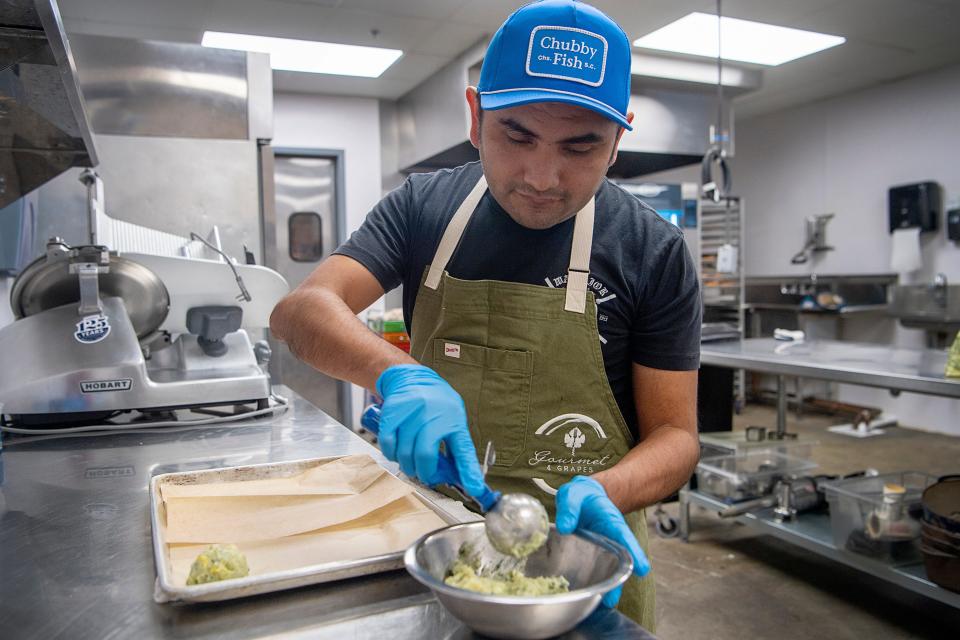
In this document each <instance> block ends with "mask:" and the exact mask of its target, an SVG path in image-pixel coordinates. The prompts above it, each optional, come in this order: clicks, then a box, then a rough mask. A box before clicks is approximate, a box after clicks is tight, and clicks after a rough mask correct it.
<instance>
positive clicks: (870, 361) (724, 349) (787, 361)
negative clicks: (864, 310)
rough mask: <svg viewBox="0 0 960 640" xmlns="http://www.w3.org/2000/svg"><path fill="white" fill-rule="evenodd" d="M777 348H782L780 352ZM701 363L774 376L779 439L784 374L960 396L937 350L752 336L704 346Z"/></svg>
mask: <svg viewBox="0 0 960 640" xmlns="http://www.w3.org/2000/svg"><path fill="white" fill-rule="evenodd" d="M778 347H780V348H783V349H784V350H783V351H782V352H781V353H777V352H776V349H777V348H778ZM700 361H701V362H702V363H703V364H709V365H714V366H718V367H728V368H730V369H747V370H748V371H757V372H760V373H771V374H774V375H776V376H777V433H778V434H781V435H782V434H783V433H784V432H785V430H786V424H787V422H786V416H787V394H786V384H785V381H784V377H785V376H796V377H801V378H812V379H815V380H828V381H831V382H845V383H847V384H856V385H863V386H867V387H880V388H882V389H890V390H891V391H896V392H899V391H912V392H914V393H924V394H927V395H934V396H944V397H947V398H960V380H951V379H948V378H946V377H944V375H943V372H944V369H945V368H946V365H947V352H946V351H937V350H935V349H902V348H894V347H886V346H883V345H878V344H866V343H860V342H841V341H839V340H815V341H812V342H803V343H794V344H791V343H788V342H783V341H780V340H774V339H773V338H748V339H746V340H731V341H724V342H708V343H704V344H703V345H701V347H700Z"/></svg>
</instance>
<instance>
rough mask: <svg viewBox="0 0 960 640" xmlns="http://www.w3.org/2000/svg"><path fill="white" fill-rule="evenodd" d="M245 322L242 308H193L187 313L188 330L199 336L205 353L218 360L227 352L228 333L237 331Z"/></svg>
mask: <svg viewBox="0 0 960 640" xmlns="http://www.w3.org/2000/svg"><path fill="white" fill-rule="evenodd" d="M242 322H243V309H241V308H240V307H218V306H209V307H192V308H191V309H189V310H188V311H187V330H188V331H190V333H192V334H193V335H195V336H197V344H199V345H200V348H201V349H202V350H203V352H204V353H205V354H206V355H208V356H211V357H214V358H217V357H220V356H222V355H223V354H225V353H226V352H227V344H226V343H225V342H224V341H223V338H224V336H226V335H227V334H228V333H233V332H234V331H237V330H238V329H239V328H240V326H241V324H242Z"/></svg>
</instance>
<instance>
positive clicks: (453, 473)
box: [360, 404, 500, 513]
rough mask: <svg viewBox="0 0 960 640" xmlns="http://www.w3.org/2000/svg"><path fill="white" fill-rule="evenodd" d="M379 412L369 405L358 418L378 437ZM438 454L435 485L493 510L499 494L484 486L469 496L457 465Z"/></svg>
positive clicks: (498, 499) (374, 405)
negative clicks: (451, 489) (443, 486)
mask: <svg viewBox="0 0 960 640" xmlns="http://www.w3.org/2000/svg"><path fill="white" fill-rule="evenodd" d="M380 411H381V406H380V405H379V404H371V405H370V406H368V407H367V408H366V409H364V410H363V413H362V414H361V416H360V424H361V426H363V427H364V428H365V429H366V430H367V431H370V432H371V433H372V434H374V435H379V433H380ZM438 453H439V456H438V458H437V477H439V478H442V480H441V481H440V482H437V483H436V484H445V485H448V486H450V487H452V488H453V489H455V490H456V491H457V493H459V494H461V495H462V496H463V497H464V498H465V499H467V500H469V501H472V502H475V503H476V504H477V506H479V507H480V511H481V512H483V513H486V512H487V511H490V509H493V507H494V506H495V505H496V504H497V502H499V501H500V492H499V491H494V490H492V489H491V488H490V487H487V486H484V490H483V493H482V494H481V495H480V496H479V497H474V496H471V495H470V494H469V493H467V492H466V490H465V489H464V488H463V484H462V483H461V482H460V473H459V472H458V471H457V464H456V463H455V462H454V460H453V458H451V457H450V454H449V453H446V452H443V451H440V452H438Z"/></svg>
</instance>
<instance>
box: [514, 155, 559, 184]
mask: <svg viewBox="0 0 960 640" xmlns="http://www.w3.org/2000/svg"><path fill="white" fill-rule="evenodd" d="M550 155H551V154H544V153H536V154H533V157H531V158H529V159H528V161H527V164H526V166H525V167H524V172H523V181H524V182H525V183H526V184H527V186H529V187H530V188H531V189H536V190H537V191H538V192H541V193H542V192H545V191H551V190H553V189H556V188H557V187H559V186H560V167H559V166H557V163H556V161H555V159H554V158H551V157H550Z"/></svg>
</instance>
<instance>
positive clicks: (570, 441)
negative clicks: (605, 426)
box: [563, 427, 587, 456]
mask: <svg viewBox="0 0 960 640" xmlns="http://www.w3.org/2000/svg"><path fill="white" fill-rule="evenodd" d="M586 441H587V436H585V435H584V434H583V431H580V427H574V428H573V429H570V431H567V435H565V436H563V444H565V445H566V446H567V447H569V449H570V455H572V456H575V455H577V449H579V448H580V447H582V446H583V443H584V442H586Z"/></svg>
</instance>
